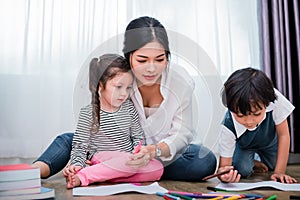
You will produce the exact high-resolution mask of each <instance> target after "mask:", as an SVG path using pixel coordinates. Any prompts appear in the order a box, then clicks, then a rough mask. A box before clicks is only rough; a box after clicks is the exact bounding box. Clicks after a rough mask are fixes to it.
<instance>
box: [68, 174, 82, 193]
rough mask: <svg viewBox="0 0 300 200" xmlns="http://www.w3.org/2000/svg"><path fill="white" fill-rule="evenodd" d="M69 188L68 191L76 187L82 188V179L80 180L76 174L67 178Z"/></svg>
mask: <svg viewBox="0 0 300 200" xmlns="http://www.w3.org/2000/svg"><path fill="white" fill-rule="evenodd" d="M66 181H67V188H68V189H72V188H74V187H77V186H80V185H81V182H80V179H79V178H78V176H77V175H76V174H70V175H69V176H68V177H67V178H66Z"/></svg>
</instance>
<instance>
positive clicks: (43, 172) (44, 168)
mask: <svg viewBox="0 0 300 200" xmlns="http://www.w3.org/2000/svg"><path fill="white" fill-rule="evenodd" d="M31 166H32V167H35V168H40V176H41V178H47V177H48V176H49V175H50V168H49V166H48V165H47V164H46V163H44V162H42V161H36V162H35V163H32V164H31Z"/></svg>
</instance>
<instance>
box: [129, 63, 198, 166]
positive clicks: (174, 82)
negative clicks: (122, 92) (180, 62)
mask: <svg viewBox="0 0 300 200" xmlns="http://www.w3.org/2000/svg"><path fill="white" fill-rule="evenodd" d="M194 87H195V83H194V80H193V79H192V78H191V77H190V75H189V74H188V73H187V72H186V71H185V70H184V69H183V68H182V67H180V66H177V65H175V64H171V65H169V66H168V67H167V68H166V69H165V71H164V72H163V73H162V79H161V86H160V91H161V94H162V96H163V102H162V103H161V105H160V106H159V107H158V108H157V110H156V111H155V112H153V113H151V115H150V116H148V117H146V115H145V110H144V106H143V101H142V97H141V94H140V92H139V90H138V86H137V83H136V80H134V83H133V89H132V93H131V99H132V101H133V103H134V106H135V107H136V109H137V111H138V113H139V118H140V122H141V126H142V128H143V129H144V132H145V136H146V142H147V144H148V145H149V144H157V143H159V142H165V143H166V144H167V145H168V146H169V148H170V153H171V156H170V157H167V158H166V157H165V158H161V159H162V160H164V161H168V160H172V159H173V158H174V156H175V155H176V154H178V153H181V151H182V150H184V148H185V147H186V146H187V145H188V144H190V143H191V141H192V140H193V123H192V121H193V120H192V95H193V91H194Z"/></svg>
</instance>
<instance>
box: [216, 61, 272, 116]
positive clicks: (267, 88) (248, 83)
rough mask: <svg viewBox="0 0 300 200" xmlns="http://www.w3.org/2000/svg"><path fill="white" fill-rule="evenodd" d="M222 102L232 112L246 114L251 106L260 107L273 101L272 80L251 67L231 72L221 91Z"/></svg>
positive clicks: (249, 111)
mask: <svg viewBox="0 0 300 200" xmlns="http://www.w3.org/2000/svg"><path fill="white" fill-rule="evenodd" d="M221 95H222V102H223V104H224V105H225V106H226V107H227V108H228V109H229V110H230V111H232V112H234V113H242V114H243V115H248V114H249V113H251V112H252V111H251V106H255V107H257V108H260V109H262V107H261V106H260V105H259V103H262V104H263V105H264V106H265V107H267V106H268V105H269V103H270V102H274V101H275V100H276V99H277V96H276V94H275V91H274V86H273V83H272V81H271V80H270V79H269V78H268V77H267V75H266V74H265V73H264V72H262V71H261V70H258V69H254V68H251V67H248V68H244V69H239V70H237V71H235V72H234V73H232V74H231V75H230V76H229V78H228V79H227V81H226V82H225V83H224V88H223V90H222V92H221Z"/></svg>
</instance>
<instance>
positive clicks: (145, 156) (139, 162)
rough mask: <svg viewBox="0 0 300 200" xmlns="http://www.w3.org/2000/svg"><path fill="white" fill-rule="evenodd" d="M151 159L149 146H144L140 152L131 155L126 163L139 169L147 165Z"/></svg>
mask: <svg viewBox="0 0 300 200" xmlns="http://www.w3.org/2000/svg"><path fill="white" fill-rule="evenodd" d="M150 159H151V152H150V151H149V150H148V148H147V146H142V147H141V149H140V151H139V152H138V153H135V154H131V155H130V157H129V160H128V161H127V162H126V165H127V166H130V167H133V168H136V169H138V168H141V167H144V166H146V165H147V164H148V163H149V161H150Z"/></svg>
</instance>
